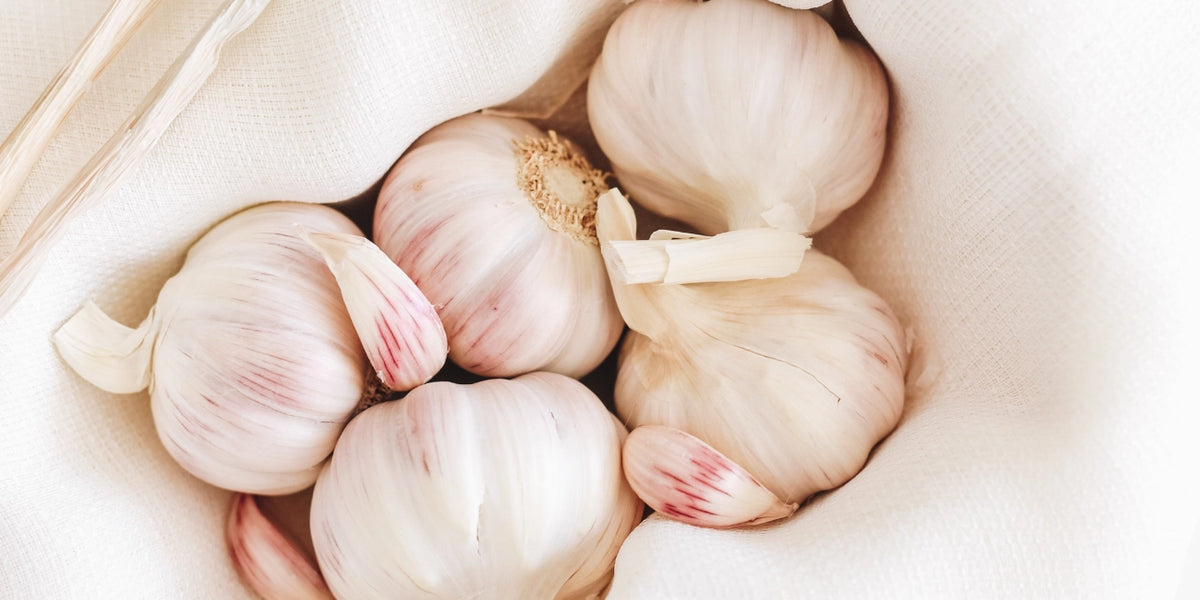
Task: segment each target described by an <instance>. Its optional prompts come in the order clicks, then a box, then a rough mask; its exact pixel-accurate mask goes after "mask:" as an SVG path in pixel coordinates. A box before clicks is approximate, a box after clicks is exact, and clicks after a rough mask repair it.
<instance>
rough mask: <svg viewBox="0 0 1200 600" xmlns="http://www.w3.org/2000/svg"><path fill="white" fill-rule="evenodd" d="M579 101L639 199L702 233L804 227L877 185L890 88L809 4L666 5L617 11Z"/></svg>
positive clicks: (865, 55) (670, 0)
mask: <svg viewBox="0 0 1200 600" xmlns="http://www.w3.org/2000/svg"><path fill="white" fill-rule="evenodd" d="M587 104H588V118H589V121H590V123H591V126H592V129H593V131H594V132H595V134H596V140H597V142H598V143H599V145H600V148H601V149H602V150H603V151H604V154H605V155H606V156H608V158H609V159H610V160H611V161H612V165H613V170H614V172H615V173H616V176H617V179H618V180H619V181H620V183H621V186H622V187H623V188H624V189H626V190H627V191H628V192H629V193H630V194H631V195H632V196H633V198H635V199H636V200H637V202H638V203H639V204H640V205H641V206H643V207H645V208H647V209H649V210H651V211H653V212H656V213H659V214H661V215H664V216H667V217H670V218H672V219H675V220H678V221H682V222H684V223H687V224H689V225H691V226H692V227H695V228H696V229H697V230H698V231H699V232H701V233H706V234H716V233H721V232H724V231H729V230H733V229H753V228H759V227H764V226H770V227H775V228H779V229H786V230H789V231H796V232H800V233H813V232H815V231H817V230H819V229H821V228H822V227H824V226H825V225H827V224H829V222H831V221H832V220H833V219H834V218H835V217H836V216H837V215H838V214H839V213H841V212H842V211H843V210H844V209H846V208H847V207H848V206H850V205H851V204H853V203H854V202H856V201H858V199H859V198H861V197H862V196H863V194H864V193H865V192H866V191H867V188H869V187H870V185H871V183H872V181H873V180H874V179H875V175H876V173H877V172H878V170H879V166H880V164H881V162H882V158H883V150H884V142H885V130H886V125H887V113H888V90H887V82H886V78H885V76H884V72H883V69H882V67H881V66H880V64H879V62H878V61H877V60H876V59H875V58H874V56H873V55H872V54H871V53H870V51H868V50H867V49H866V48H865V47H863V46H861V45H859V44H857V43H854V42H850V41H845V40H839V39H838V37H837V35H836V34H835V33H834V31H833V29H832V28H831V27H830V25H829V24H828V23H827V22H826V21H825V20H823V19H822V18H821V17H819V16H817V15H816V14H813V13H812V12H811V11H803V10H790V9H787V8H784V7H782V6H778V5H773V4H771V3H768V2H764V1H762V0H711V1H709V2H695V1H691V0H664V1H661V2H637V3H635V4H633V5H631V6H630V7H629V8H628V9H626V10H625V12H624V13H622V14H621V16H620V17H618V18H617V20H616V22H615V23H614V24H613V26H612V28H611V29H609V31H608V34H607V37H606V38H605V41H604V48H603V51H602V52H601V54H600V57H599V59H597V61H596V64H595V66H594V67H593V69H592V74H591V78H590V80H589V83H588V99H587Z"/></svg>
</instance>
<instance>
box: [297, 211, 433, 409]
mask: <svg viewBox="0 0 1200 600" xmlns="http://www.w3.org/2000/svg"><path fill="white" fill-rule="evenodd" d="M300 235H301V236H302V237H303V238H304V239H305V241H307V242H308V243H309V245H311V246H312V247H313V248H314V249H315V250H316V251H317V252H319V253H320V254H321V256H322V257H323V258H324V259H325V264H327V265H329V270H330V271H332V272H333V276H334V278H335V279H337V283H338V287H339V288H340V289H341V292H342V298H343V300H345V302H346V309H347V310H348V311H349V313H350V320H351V321H352V322H353V323H354V329H355V330H356V331H357V332H358V337H359V339H360V340H361V341H362V345H363V348H364V349H365V350H366V352H367V358H368V359H369V360H370V361H371V366H372V367H374V368H375V371H376V372H377V373H378V374H379V379H380V380H381V381H383V383H384V385H386V386H388V387H389V388H391V389H393V390H397V391H407V390H411V389H413V388H415V387H417V386H418V385H421V384H422V383H425V382H426V381H429V379H430V378H432V377H433V376H434V375H435V374H436V373H437V372H438V371H439V370H440V369H441V368H442V366H443V365H445V364H446V355H447V354H448V353H449V345H448V343H447V340H446V330H445V329H444V328H443V326H442V320H441V318H440V317H439V316H438V313H437V310H436V309H434V307H433V304H431V303H430V302H429V299H428V298H426V297H425V295H424V294H423V293H421V290H419V289H418V288H417V286H416V284H415V283H413V281H412V279H410V278H409V277H408V275H407V274H406V273H405V272H404V270H402V269H401V268H400V267H398V266H396V263H394V262H392V259H390V258H388V256H387V255H386V254H384V253H383V251H382V250H380V249H379V248H378V247H377V246H375V244H373V243H371V242H370V240H367V239H366V238H364V237H362V236H357V235H349V234H343V233H319V232H314V231H309V230H307V229H304V228H303V227H301V228H300Z"/></svg>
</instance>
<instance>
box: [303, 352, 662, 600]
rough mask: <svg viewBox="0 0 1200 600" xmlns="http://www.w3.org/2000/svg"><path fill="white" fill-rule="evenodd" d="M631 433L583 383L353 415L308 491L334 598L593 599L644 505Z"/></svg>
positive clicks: (449, 391) (389, 405)
mask: <svg viewBox="0 0 1200 600" xmlns="http://www.w3.org/2000/svg"><path fill="white" fill-rule="evenodd" d="M625 435H626V433H625V429H624V428H623V427H622V426H621V425H620V423H619V422H618V421H617V420H616V418H615V417H614V416H613V415H612V414H611V413H609V412H608V411H607V410H606V409H605V408H604V406H603V404H601V402H600V401H599V399H597V398H596V396H595V395H594V394H592V392H591V391H590V390H588V389H587V388H586V387H585V386H584V385H583V384H581V383H579V382H578V381H575V380H573V379H570V378H568V377H565V376H562V375H557V374H554V373H546V372H538V373H532V374H528V375H523V376H520V377H517V378H515V379H511V380H505V379H490V380H485V381H482V382H479V383H475V384H471V385H459V384H454V383H448V382H434V383H429V384H426V385H423V386H421V387H418V388H417V389H415V390H413V391H412V392H410V393H409V394H408V395H407V396H405V397H404V398H403V399H402V400H399V401H395V402H385V403H383V404H378V405H375V406H372V407H371V408H369V409H367V410H366V411H364V412H362V413H361V414H359V415H358V416H356V417H355V418H354V419H353V420H352V421H351V422H350V424H349V425H348V426H347V427H346V431H345V433H344V434H343V435H342V437H341V439H340V440H338V444H337V448H336V449H335V450H334V453H333V459H332V460H331V461H330V463H329V466H328V467H326V468H325V470H323V471H322V473H321V476H320V478H319V479H318V480H317V485H316V488H315V490H314V493H313V504H312V513H311V529H312V535H313V543H314V546H315V548H316V551H317V560H318V562H319V564H320V565H321V570H322V572H323V573H324V575H325V579H326V581H327V582H328V584H329V587H330V589H331V590H332V591H333V593H334V595H335V596H337V597H338V598H341V599H343V600H353V599H356V598H370V599H375V598H431V599H433V598H446V599H451V598H455V599H456V598H489V599H492V600H539V599H541V600H550V599H554V598H560V599H564V600H565V599H568V598H594V597H597V595H598V594H599V593H600V592H601V591H602V589H603V588H604V587H605V586H606V585H607V582H608V580H609V579H610V578H611V576H612V568H613V560H614V559H615V556H616V551H617V548H618V547H619V546H620V544H621V542H622V541H623V540H624V539H625V536H626V535H627V534H628V533H629V531H630V530H632V529H633V527H634V526H635V525H636V524H637V522H638V521H640V519H641V516H642V504H641V502H640V501H639V500H638V499H637V497H636V496H635V495H634V494H633V492H632V491H631V490H630V489H629V487H628V484H627V483H626V482H625V480H624V477H623V476H622V474H621V457H620V453H621V442H622V440H623V439H624V437H625Z"/></svg>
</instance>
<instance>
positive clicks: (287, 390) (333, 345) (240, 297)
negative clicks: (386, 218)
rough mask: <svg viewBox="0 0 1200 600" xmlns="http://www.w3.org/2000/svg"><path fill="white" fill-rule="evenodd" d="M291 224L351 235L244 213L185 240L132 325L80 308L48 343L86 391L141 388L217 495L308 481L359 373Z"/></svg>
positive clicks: (363, 365) (337, 309)
mask: <svg viewBox="0 0 1200 600" xmlns="http://www.w3.org/2000/svg"><path fill="white" fill-rule="evenodd" d="M297 223H299V224H301V225H303V226H305V227H308V228H311V229H314V230H321V231H330V232H338V233H346V234H359V233H361V232H359V230H358V228H357V227H355V226H354V224H353V223H352V222H351V221H350V220H349V219H348V218H346V217H345V216H344V215H342V214H340V213H338V212H337V211H335V210H333V209H332V208H329V207H326V206H318V205H307V204H295V203H285V202H279V203H271V204H265V205H261V206H258V207H255V208H251V209H248V210H245V211H242V212H240V213H238V214H235V215H233V216H231V217H230V218H228V219H226V220H225V221H223V222H221V223H219V224H217V225H216V226H215V227H214V228H213V229H211V230H210V231H209V232H208V233H206V234H205V235H204V236H203V237H201V238H200V239H199V240H198V241H197V242H196V243H195V244H193V245H192V247H191V249H189V250H188V254H187V259H186V261H185V262H184V265H183V267H182V268H181V269H180V271H179V272H178V273H177V274H175V276H174V277H172V278H171V279H169V280H168V281H167V282H166V284H164V285H163V288H162V290H161V291H160V292H159V295H158V301H157V303H156V305H155V307H154V308H153V309H152V310H151V311H150V314H149V316H147V318H146V319H145V321H143V322H142V324H141V325H140V326H139V327H138V328H136V329H131V328H129V327H125V326H124V325H122V324H120V323H117V322H116V321H113V320H112V319H111V318H109V317H108V316H107V315H105V314H104V313H102V312H101V311H100V310H99V309H97V308H96V307H94V306H91V305H89V306H87V307H85V308H84V309H83V310H82V311H80V313H79V314H77V315H75V316H74V317H72V318H71V319H70V320H68V321H67V322H66V323H65V324H64V325H63V326H62V327H61V328H60V329H59V330H58V331H57V332H56V333H55V335H54V342H55V346H56V347H57V348H58V351H59V354H60V355H61V356H62V358H63V360H65V361H66V362H67V364H69V365H70V366H71V368H73V369H74V370H75V371H76V372H77V373H79V374H80V375H81V376H83V377H84V378H85V379H87V380H88V381H90V382H91V383H93V384H94V385H97V386H99V387H101V388H102V389H105V390H107V391H110V392H114V393H133V392H137V391H140V390H142V389H144V388H146V387H147V386H148V387H149V390H150V406H151V410H152V412H153V416H154V424H155V427H156V428H157V431H158V436H159V439H160V440H161V441H162V443H163V446H164V447H165V448H166V450H167V451H168V453H170V454H171V456H172V457H173V458H174V459H175V460H176V462H178V463H179V464H180V465H181V466H182V467H183V468H184V469H186V470H187V471H188V472H189V473H191V474H192V475H194V476H196V477H198V478H200V479H202V480H204V481H205V482H207V483H209V484H212V485H215V486H217V487H221V488H225V489H229V490H234V491H240V492H251V493H258V494H285V493H289V492H294V491H297V490H300V489H303V488H305V487H308V486H310V485H312V483H313V481H315V480H316V477H317V473H318V471H319V469H320V467H321V464H322V463H323V462H324V461H325V459H326V457H328V456H329V453H330V452H331V451H332V450H333V446H334V443H335V442H336V440H337V437H338V434H339V433H340V432H341V430H342V427H343V425H344V424H345V423H346V421H347V420H348V419H349V418H350V413H351V411H352V410H354V407H355V406H356V405H357V404H358V401H359V399H360V397H361V395H362V392H363V386H364V381H366V379H367V375H368V370H367V361H366V359H365V357H364V356H363V350H362V347H361V345H360V344H359V342H358V336H357V334H356V333H355V330H354V325H353V324H352V323H351V321H350V316H349V315H348V314H347V312H346V307H345V305H344V303H343V301H342V297H341V294H340V292H339V290H338V287H337V282H336V281H335V280H334V278H333V276H332V275H331V274H330V272H329V269H328V268H327V267H326V266H325V264H324V262H323V261H322V259H321V257H320V256H319V255H318V254H317V252H316V251H314V250H313V249H312V248H311V247H309V245H308V244H307V243H305V241H304V240H302V239H300V237H299V235H298V234H297V232H296V224H297Z"/></svg>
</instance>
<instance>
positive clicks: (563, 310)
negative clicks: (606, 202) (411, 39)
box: [374, 114, 622, 377]
mask: <svg viewBox="0 0 1200 600" xmlns="http://www.w3.org/2000/svg"><path fill="white" fill-rule="evenodd" d="M605 189H607V186H606V185H605V184H604V178H603V175H602V174H601V173H600V172H598V171H596V170H594V169H592V168H591V167H590V165H588V163H587V161H586V160H585V159H584V158H583V156H582V153H581V151H580V150H579V149H578V148H576V147H575V146H574V145H573V144H571V143H570V142H568V141H567V140H564V139H562V138H559V137H557V136H556V135H554V134H553V133H550V134H549V135H547V134H544V133H542V132H541V131H540V130H538V129H537V128H536V127H534V126H533V125H530V124H529V123H527V122H525V121H521V120H519V119H513V118H506V117H496V116H488V115H479V114H472V115H467V116H464V117H459V118H457V119H453V120H451V121H448V122H446V123H443V124H442V125H439V126H437V127H435V128H433V129H432V130H430V131H429V132H427V133H426V134H425V135H424V136H422V137H421V138H420V139H418V140H417V141H416V142H415V143H414V145H413V146H412V147H411V148H410V149H409V151H408V152H407V153H406V154H405V156H404V157H402V158H401V159H400V161H399V162H398V163H397V164H396V166H395V167H394V168H393V169H392V171H391V173H390V174H389V175H388V177H387V179H386V181H385V182H384V184H383V188H382V190H381V191H380V193H379V202H378V204H377V208H376V213H375V224H374V231H375V235H374V239H375V241H376V243H377V244H379V247H380V248H382V249H383V250H384V252H386V253H387V254H388V256H390V257H391V258H392V260H394V261H395V262H396V264H398V265H400V267H401V268H402V269H403V270H404V272H406V273H408V275H409V276H410V277H412V279H413V281H414V282H416V284H417V286H418V287H419V288H420V289H421V291H423V292H424V293H425V295H426V296H427V297H428V298H429V300H430V301H432V302H433V304H434V305H435V306H436V307H437V308H438V313H439V314H440V315H441V317H442V322H443V323H444V324H445V327H446V335H447V337H448V338H449V343H450V359H451V360H453V361H454V362H455V363H457V364H458V365H459V366H461V367H463V368H464V369H466V370H468V371H471V372H473V373H476V374H479V375H483V376H488V377H507V376H513V375H519V374H521V373H528V372H532V371H538V370H546V371H553V372H557V373H562V374H565V375H570V376H573V377H578V376H582V375H584V374H586V373H587V372H588V371H591V370H592V369H594V368H595V367H596V366H597V365H598V364H600V362H601V361H602V360H603V359H604V357H605V356H607V355H608V353H609V352H610V351H611V350H612V349H613V347H614V346H615V345H616V342H617V338H618V337H619V336H620V333H621V329H622V323H621V317H620V314H619V313H618V311H617V308H616V304H615V303H614V301H613V299H612V292H611V290H610V289H609V284H608V276H607V274H606V273H605V269H604V262H603V260H602V259H601V257H600V251H599V247H598V245H597V242H596V233H595V210H596V202H595V200H596V196H597V195H599V194H600V193H601V192H603V191H604V190H605Z"/></svg>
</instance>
